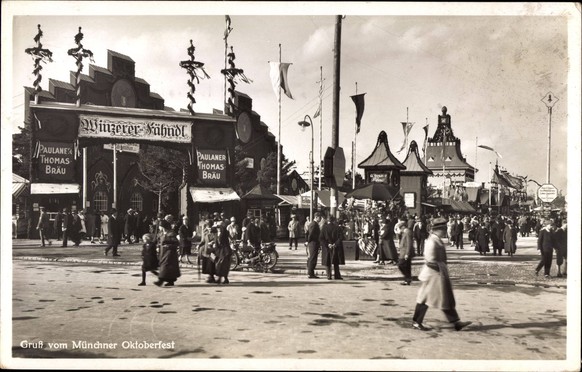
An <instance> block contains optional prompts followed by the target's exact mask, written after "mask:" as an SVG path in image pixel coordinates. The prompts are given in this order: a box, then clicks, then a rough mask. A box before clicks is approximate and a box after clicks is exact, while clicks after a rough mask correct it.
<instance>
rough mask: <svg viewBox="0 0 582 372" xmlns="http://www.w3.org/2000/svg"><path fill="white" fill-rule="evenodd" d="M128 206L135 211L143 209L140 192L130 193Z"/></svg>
mask: <svg viewBox="0 0 582 372" xmlns="http://www.w3.org/2000/svg"><path fill="white" fill-rule="evenodd" d="M129 207H130V208H132V209H133V210H136V211H143V196H142V194H141V193H140V192H137V191H134V192H133V193H131V198H130V199H129Z"/></svg>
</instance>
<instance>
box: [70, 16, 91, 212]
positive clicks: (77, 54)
mask: <svg viewBox="0 0 582 372" xmlns="http://www.w3.org/2000/svg"><path fill="white" fill-rule="evenodd" d="M81 40H83V33H82V32H81V27H79V32H78V33H77V35H75V43H76V44H77V47H76V48H72V49H69V50H68V52H67V54H68V55H70V56H72V57H73V58H75V60H76V61H77V62H76V64H77V71H76V72H75V93H76V106H77V107H81V72H82V71H83V58H87V57H89V60H90V61H91V62H95V61H94V60H93V52H91V51H90V50H89V49H85V48H83V44H81ZM86 206H87V147H83V207H82V209H84V208H85V207H86Z"/></svg>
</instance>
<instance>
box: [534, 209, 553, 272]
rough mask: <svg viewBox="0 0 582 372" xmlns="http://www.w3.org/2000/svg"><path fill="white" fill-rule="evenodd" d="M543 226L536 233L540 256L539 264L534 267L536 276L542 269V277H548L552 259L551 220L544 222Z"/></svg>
mask: <svg viewBox="0 0 582 372" xmlns="http://www.w3.org/2000/svg"><path fill="white" fill-rule="evenodd" d="M544 225H545V226H544V227H542V228H540V231H539V232H538V251H540V254H541V255H542V259H541V260H540V263H539V264H538V266H537V267H536V271H535V273H536V276H537V275H538V274H539V272H540V270H541V269H542V267H543V268H544V276H545V277H546V278H549V277H550V269H551V267H552V259H553V255H554V254H553V253H554V246H555V244H554V227H553V222H552V221H551V220H546V221H545V224H544Z"/></svg>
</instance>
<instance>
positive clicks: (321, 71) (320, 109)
mask: <svg viewBox="0 0 582 372" xmlns="http://www.w3.org/2000/svg"><path fill="white" fill-rule="evenodd" d="M322 128H323V66H319V167H318V168H319V172H318V174H319V187H318V188H319V191H321V164H322V163H323V159H322V156H323V155H322V153H321V152H322V139H321V134H322V133H323V132H322Z"/></svg>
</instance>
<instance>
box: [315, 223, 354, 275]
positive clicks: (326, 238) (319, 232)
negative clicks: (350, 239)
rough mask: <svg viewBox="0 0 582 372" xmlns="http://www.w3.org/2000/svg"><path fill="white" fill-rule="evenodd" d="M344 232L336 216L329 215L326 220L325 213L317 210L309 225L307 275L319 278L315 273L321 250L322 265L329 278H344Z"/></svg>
mask: <svg viewBox="0 0 582 372" xmlns="http://www.w3.org/2000/svg"><path fill="white" fill-rule="evenodd" d="M343 239H344V232H343V228H342V226H341V224H338V223H337V220H336V218H335V217H334V216H329V217H328V219H327V220H325V221H324V219H323V215H322V214H321V213H320V212H316V213H315V214H314V215H313V221H311V222H310V223H309V225H308V226H307V237H306V243H307V277H308V278H309V279H319V277H318V276H317V275H315V269H316V267H317V257H318V255H319V252H320V251H321V265H322V266H324V267H325V272H326V276H327V279H328V280H332V267H333V279H336V280H342V279H343V278H342V276H341V272H340V265H345V263H346V262H345V256H344V247H343Z"/></svg>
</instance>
